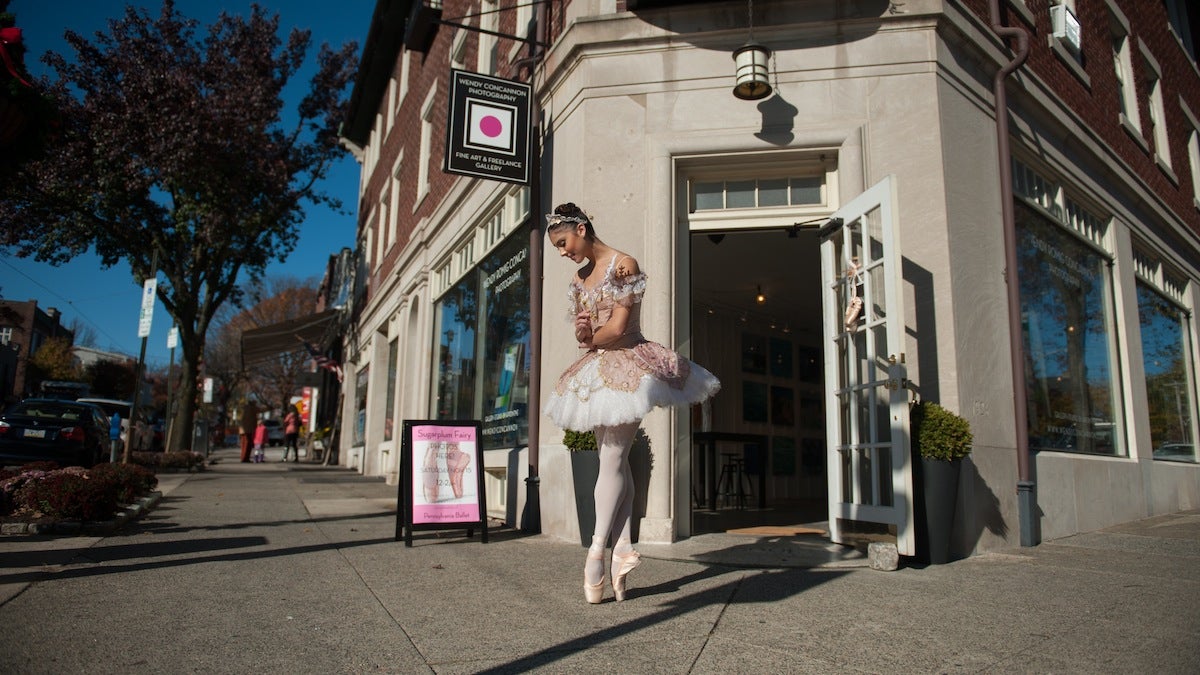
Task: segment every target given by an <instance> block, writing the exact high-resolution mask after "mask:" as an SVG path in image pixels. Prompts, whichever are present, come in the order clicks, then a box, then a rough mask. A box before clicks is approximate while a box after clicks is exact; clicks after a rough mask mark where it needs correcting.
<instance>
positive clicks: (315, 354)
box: [296, 336, 342, 382]
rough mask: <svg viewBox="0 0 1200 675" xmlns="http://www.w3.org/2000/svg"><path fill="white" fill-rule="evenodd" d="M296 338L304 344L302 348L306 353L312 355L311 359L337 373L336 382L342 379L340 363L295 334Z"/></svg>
mask: <svg viewBox="0 0 1200 675" xmlns="http://www.w3.org/2000/svg"><path fill="white" fill-rule="evenodd" d="M296 339H297V340H300V342H302V343H303V344H304V349H305V350H307V351H308V355H309V356H311V357H312V360H313V361H314V362H315V363H316V364H317V365H318V366H320V367H322V368H324V369H325V370H328V371H329V372H331V373H333V374H335V375H337V379H338V382H341V381H342V366H341V364H339V363H338V362H337V361H336V360H335V359H331V358H329V357H328V356H325V355H324V354H322V353H321V352H319V351H317V348H316V347H314V346H312V344H311V343H309V342H308V341H307V340H304V339H302V338H301V337H300V336H296Z"/></svg>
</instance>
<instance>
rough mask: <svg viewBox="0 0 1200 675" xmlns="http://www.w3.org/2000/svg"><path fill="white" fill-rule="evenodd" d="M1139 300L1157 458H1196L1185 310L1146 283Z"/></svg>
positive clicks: (1143, 357) (1181, 459) (1182, 459)
mask: <svg viewBox="0 0 1200 675" xmlns="http://www.w3.org/2000/svg"><path fill="white" fill-rule="evenodd" d="M1137 298H1138V320H1139V323H1140V325H1141V334H1142V362H1143V364H1144V367H1145V370H1146V405H1147V407H1148V408H1149V414H1150V441H1151V445H1152V447H1153V448H1154V458H1155V459H1167V460H1174V461H1184V462H1194V461H1196V451H1195V443H1194V442H1193V439H1192V410H1194V405H1193V403H1192V388H1191V384H1190V382H1191V381H1192V368H1191V364H1190V359H1189V358H1188V356H1187V355H1188V354H1189V353H1190V352H1191V345H1190V341H1189V339H1188V332H1187V330H1186V323H1185V321H1186V318H1187V317H1186V315H1185V313H1184V312H1183V310H1182V309H1180V308H1179V307H1178V306H1176V305H1175V304H1174V303H1172V302H1171V301H1170V300H1168V299H1167V298H1166V297H1164V296H1163V295H1161V294H1160V293H1158V292H1157V291H1155V290H1154V289H1153V288H1150V287H1149V286H1148V285H1146V284H1144V283H1142V282H1138V285H1137Z"/></svg>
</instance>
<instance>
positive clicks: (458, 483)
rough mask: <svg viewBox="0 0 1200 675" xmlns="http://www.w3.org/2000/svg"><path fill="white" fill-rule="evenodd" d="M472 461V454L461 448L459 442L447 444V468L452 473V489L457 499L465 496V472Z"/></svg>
mask: <svg viewBox="0 0 1200 675" xmlns="http://www.w3.org/2000/svg"><path fill="white" fill-rule="evenodd" d="M470 463H471V455H469V454H467V453H465V452H463V451H462V450H459V449H458V443H449V444H447V446H446V470H447V471H448V472H449V473H450V489H451V490H452V491H453V492H454V498H455V499H458V498H460V497H462V496H463V473H464V472H466V470H467V465H469V464H470Z"/></svg>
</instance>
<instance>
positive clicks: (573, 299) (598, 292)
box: [567, 256, 646, 335]
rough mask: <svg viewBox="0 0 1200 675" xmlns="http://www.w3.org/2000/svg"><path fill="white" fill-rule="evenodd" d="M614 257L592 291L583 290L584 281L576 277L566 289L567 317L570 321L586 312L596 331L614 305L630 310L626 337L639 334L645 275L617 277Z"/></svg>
mask: <svg viewBox="0 0 1200 675" xmlns="http://www.w3.org/2000/svg"><path fill="white" fill-rule="evenodd" d="M616 263H617V257H616V256H613V259H612V260H610V261H609V263H608V268H607V269H605V270H604V276H603V277H602V278H601V279H600V283H598V284H596V285H595V286H594V287H593V288H590V289H589V288H584V286H583V282H581V281H580V280H579V277H578V276H575V277H574V278H572V280H571V285H570V286H568V288H567V298H568V300H570V303H571V305H570V306H571V311H570V318H571V319H572V320H573V319H574V318H575V316H576V315H577V314H579V312H582V311H587V312H588V314H589V315H590V316H591V320H592V330H593V331H596V330H599V329H600V327H601V326H603V325H604V324H606V323H608V320H609V319H610V318H611V317H612V313H613V308H614V307H616V306H618V305H619V306H621V307H627V308H629V322H628V323H627V324H626V326H625V334H626V335H633V334H637V333H640V332H641V330H642V327H641V307H642V295H643V294H644V293H645V292H646V275H645V274H642V273H641V272H638V273H637V274H630V275H628V276H623V277H616V276H615V275H614V270H615V269H616Z"/></svg>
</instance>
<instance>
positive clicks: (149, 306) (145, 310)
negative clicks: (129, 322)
mask: <svg viewBox="0 0 1200 675" xmlns="http://www.w3.org/2000/svg"><path fill="white" fill-rule="evenodd" d="M157 289H158V279H157V278H155V277H150V278H149V279H146V281H145V282H144V283H142V311H141V313H140V314H138V337H140V338H144V337H150V322H151V321H153V319H154V292H155V291H156V290H157Z"/></svg>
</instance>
